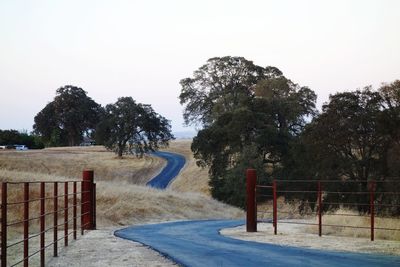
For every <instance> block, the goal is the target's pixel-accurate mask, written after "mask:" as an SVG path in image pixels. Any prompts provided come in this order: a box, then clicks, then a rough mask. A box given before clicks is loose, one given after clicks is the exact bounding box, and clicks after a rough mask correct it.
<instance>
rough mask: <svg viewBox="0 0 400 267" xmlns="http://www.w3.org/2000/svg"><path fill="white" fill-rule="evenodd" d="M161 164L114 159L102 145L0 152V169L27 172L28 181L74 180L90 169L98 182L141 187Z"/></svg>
mask: <svg viewBox="0 0 400 267" xmlns="http://www.w3.org/2000/svg"><path fill="white" fill-rule="evenodd" d="M164 164H165V161H164V160H163V159H160V158H157V157H149V156H145V157H144V158H142V159H139V158H136V157H134V156H125V157H124V158H123V159H118V158H116V157H115V154H114V153H112V152H109V151H107V150H106V149H105V148H104V147H102V146H95V147H62V148H47V149H43V150H29V151H15V150H12V151H9V150H0V169H5V170H14V171H23V172H29V173H30V176H29V177H26V178H27V179H28V180H31V179H35V180H37V179H36V178H35V175H36V174H51V175H53V176H54V175H59V176H66V177H73V178H78V177H81V173H82V170H84V169H93V170H94V172H95V177H96V180H98V181H99V180H101V181H103V180H104V181H110V180H114V179H118V181H121V182H128V183H135V184H145V183H146V182H147V181H148V180H149V179H150V178H152V177H153V176H154V175H156V174H157V173H158V172H160V171H161V169H162V167H163V166H164ZM9 179H13V177H11V176H10V177H9Z"/></svg>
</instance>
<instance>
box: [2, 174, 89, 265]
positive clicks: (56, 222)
mask: <svg viewBox="0 0 400 267" xmlns="http://www.w3.org/2000/svg"><path fill="white" fill-rule="evenodd" d="M88 172H89V174H88ZM85 175H86V176H88V175H89V177H91V179H87V177H86V178H85ZM78 185H80V190H79V191H78ZM95 198H96V196H95V191H94V183H93V171H84V172H83V180H80V181H75V180H71V181H51V182H48V181H45V182H44V181H34V182H11V181H10V182H2V183H1V219H0V221H1V232H0V236H1V256H0V258H1V266H20V265H23V266H24V267H26V266H29V263H30V260H32V258H33V257H35V256H37V257H39V258H40V259H39V262H40V266H44V265H45V250H46V249H48V248H50V247H53V256H54V257H57V256H58V250H59V243H60V242H62V240H64V246H68V244H69V243H68V242H69V237H70V236H72V238H73V239H74V240H76V239H77V232H78V229H79V228H80V230H81V231H80V232H81V235H83V234H84V230H91V229H94V226H95V216H96V215H95V207H94V203H95ZM78 219H80V224H79V225H78ZM60 230H62V231H63V234H62V236H61V237H59V231H60ZM51 232H53V233H52V235H51ZM51 236H52V237H53V238H52V240H51V241H49V238H50V239H51ZM46 237H47V239H46ZM37 239H39V240H38V242H37ZM35 241H36V242H35ZM34 242H35V245H36V247H37V245H38V249H36V250H34V251H31V250H32V245H33V243H34ZM36 243H38V244H36ZM18 246H22V248H21V249H17V247H18ZM10 250H13V254H20V255H22V256H20V257H19V256H18V255H12V257H9V256H10V255H9V251H10ZM21 250H22V251H21ZM9 258H11V259H9Z"/></svg>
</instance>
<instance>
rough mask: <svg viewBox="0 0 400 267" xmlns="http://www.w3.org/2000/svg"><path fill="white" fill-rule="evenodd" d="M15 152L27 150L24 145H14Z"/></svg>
mask: <svg viewBox="0 0 400 267" xmlns="http://www.w3.org/2000/svg"><path fill="white" fill-rule="evenodd" d="M15 149H16V150H28V147H27V146H25V145H15Z"/></svg>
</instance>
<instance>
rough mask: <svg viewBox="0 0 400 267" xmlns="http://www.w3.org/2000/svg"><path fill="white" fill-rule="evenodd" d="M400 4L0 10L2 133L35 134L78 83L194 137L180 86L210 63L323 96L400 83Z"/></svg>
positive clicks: (95, 1)
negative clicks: (267, 72) (135, 104)
mask: <svg viewBox="0 0 400 267" xmlns="http://www.w3.org/2000/svg"><path fill="white" fill-rule="evenodd" d="M399 14H400V1H396V0H393V1H389V0H387V1H385V0H376V1H367V0H364V1H361V0H360V1H351V0H346V1H338V0H335V1H320V0H316V1H300V0H292V1H289V0H287V1H281V0H280V1H266V0H260V1H251V0H243V1H234V0H230V1H218V0H201V1H200V0H199V1H190V0H182V1H174V0H168V1H162V0H160V1H151V0H146V1H144V0H143V1H133V0H131V1H119V0H113V1H111V0H110V1H99V0H92V1H89V0H87V1H83V0H80V1H71V0H65V1H57V0H49V1H39V0H36V1H33V0H32V1H27V0H1V1H0V93H1V96H0V100H1V102H0V129H10V128H12V129H17V130H21V129H28V130H31V127H32V124H33V118H34V116H35V115H36V114H37V113H38V112H39V111H40V110H41V109H42V108H43V107H44V106H45V105H46V104H47V103H48V102H50V101H52V99H53V97H54V96H55V90H56V89H57V88H58V87H60V86H63V85H67V84H72V85H77V86H80V87H82V88H83V89H84V90H86V91H87V92H88V95H89V96H90V97H92V98H93V99H94V100H95V101H96V102H98V103H100V104H102V105H105V104H108V103H112V102H115V101H116V100H117V98H118V97H120V96H132V97H133V98H134V99H136V100H137V101H139V102H142V103H146V104H151V105H152V106H153V107H154V109H155V110H156V111H157V112H158V113H160V114H162V115H163V116H165V117H167V118H168V119H170V120H172V125H173V130H174V131H181V130H184V128H183V126H182V123H183V120H182V107H181V106H180V104H179V101H178V95H179V93H180V86H179V80H180V79H182V78H185V77H189V76H191V75H192V72H193V71H194V70H196V69H197V68H198V67H200V66H201V65H203V64H204V63H205V62H206V60H207V59H208V58H211V57H215V56H226V55H231V56H243V57H245V58H247V59H249V60H252V61H254V63H255V64H257V65H260V66H267V65H272V66H276V67H278V68H279V69H281V70H282V71H283V72H284V74H285V75H286V76H287V77H288V78H290V79H292V80H293V81H294V82H297V83H299V84H300V85H304V86H309V87H310V88H311V89H313V90H314V91H316V93H317V94H318V103H319V105H320V104H321V103H322V102H325V101H327V100H328V96H329V94H332V93H335V92H337V91H343V90H353V89H356V88H359V87H363V86H365V85H369V84H372V85H375V86H379V85H380V83H381V82H392V81H393V80H395V79H400V15H399Z"/></svg>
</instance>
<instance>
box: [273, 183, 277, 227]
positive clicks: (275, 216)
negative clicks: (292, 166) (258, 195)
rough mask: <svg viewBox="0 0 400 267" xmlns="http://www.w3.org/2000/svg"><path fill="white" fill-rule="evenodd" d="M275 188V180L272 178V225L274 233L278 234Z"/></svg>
mask: <svg viewBox="0 0 400 267" xmlns="http://www.w3.org/2000/svg"><path fill="white" fill-rule="evenodd" d="M276 189H277V188H276V181H275V180H274V181H273V182H272V195H273V198H274V200H273V203H272V206H273V210H272V213H273V219H272V223H273V226H274V235H276V234H278V205H277V196H276Z"/></svg>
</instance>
